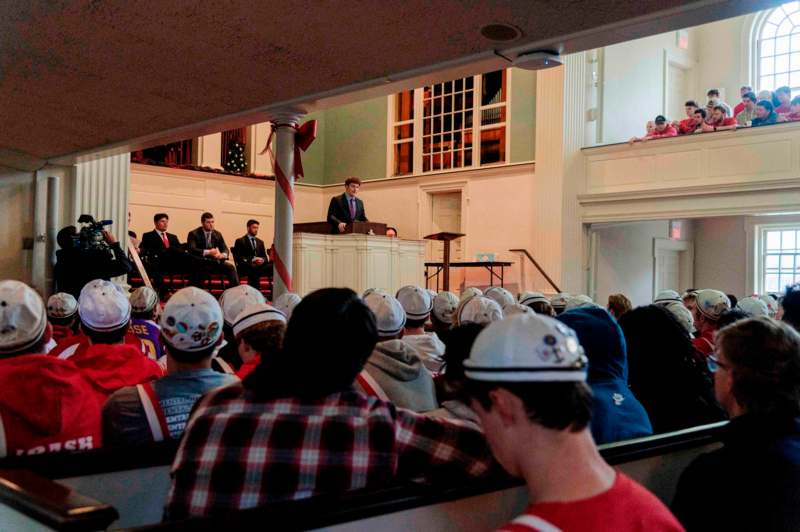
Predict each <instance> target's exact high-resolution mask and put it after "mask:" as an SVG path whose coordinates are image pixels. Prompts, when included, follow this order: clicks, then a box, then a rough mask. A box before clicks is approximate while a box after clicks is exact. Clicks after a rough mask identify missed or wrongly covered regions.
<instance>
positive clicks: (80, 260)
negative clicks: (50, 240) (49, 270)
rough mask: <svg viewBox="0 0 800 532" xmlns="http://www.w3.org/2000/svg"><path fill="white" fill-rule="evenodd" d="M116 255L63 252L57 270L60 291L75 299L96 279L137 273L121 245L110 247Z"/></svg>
mask: <svg viewBox="0 0 800 532" xmlns="http://www.w3.org/2000/svg"><path fill="white" fill-rule="evenodd" d="M110 248H111V251H112V253H113V258H112V253H108V252H106V251H95V250H92V251H85V250H81V249H59V250H58V251H56V265H55V267H54V269H53V277H54V278H55V283H56V291H58V292H66V293H68V294H72V295H73V296H74V297H75V299H78V296H80V293H81V289H82V288H83V287H84V286H85V285H86V284H87V283H88V282H89V281H94V280H95V279H104V280H106V281H108V280H110V279H111V278H112V277H118V276H120V275H127V274H129V273H131V271H133V263H132V262H131V261H130V260H129V259H128V257H127V256H126V254H125V253H124V252H123V251H122V248H120V245H119V243H118V242H116V243H114V244H111V245H110Z"/></svg>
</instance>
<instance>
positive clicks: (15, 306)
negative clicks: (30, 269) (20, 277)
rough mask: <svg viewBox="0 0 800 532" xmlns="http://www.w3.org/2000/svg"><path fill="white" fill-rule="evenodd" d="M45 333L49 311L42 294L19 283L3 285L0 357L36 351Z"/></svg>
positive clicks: (0, 295) (0, 292)
mask: <svg viewBox="0 0 800 532" xmlns="http://www.w3.org/2000/svg"><path fill="white" fill-rule="evenodd" d="M46 329H47V311H46V310H45V307H44V302H43V301H42V298H41V297H39V294H37V293H36V291H35V290H34V289H33V288H31V287H30V286H28V285H26V284H25V283H22V282H20V281H14V280H6V281H0V353H2V354H10V353H17V352H23V351H25V350H26V349H30V348H32V347H34V346H35V345H36V344H37V343H38V342H40V341H41V339H42V336H44V332H45V330H46Z"/></svg>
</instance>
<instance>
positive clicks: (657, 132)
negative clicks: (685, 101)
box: [630, 115, 678, 143]
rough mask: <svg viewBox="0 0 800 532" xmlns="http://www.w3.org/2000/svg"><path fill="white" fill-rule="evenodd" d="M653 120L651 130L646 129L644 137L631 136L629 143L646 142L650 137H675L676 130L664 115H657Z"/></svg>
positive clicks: (676, 134)
mask: <svg viewBox="0 0 800 532" xmlns="http://www.w3.org/2000/svg"><path fill="white" fill-rule="evenodd" d="M653 122H654V126H653V129H652V130H648V132H647V134H646V135H645V136H644V137H633V138H632V139H631V140H630V143H634V142H646V141H648V140H651V139H661V138H666V137H677V136H678V130H677V129H675V127H674V126H673V125H672V124H670V123H669V122H668V121H667V119H666V117H664V116H663V115H658V116H657V117H656V118H655V120H654V121H653Z"/></svg>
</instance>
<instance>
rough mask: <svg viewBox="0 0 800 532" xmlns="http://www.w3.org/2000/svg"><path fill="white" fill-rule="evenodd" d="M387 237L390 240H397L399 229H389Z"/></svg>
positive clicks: (387, 229)
mask: <svg viewBox="0 0 800 532" xmlns="http://www.w3.org/2000/svg"><path fill="white" fill-rule="evenodd" d="M386 236H388V237H390V238H397V229H395V228H394V227H387V228H386Z"/></svg>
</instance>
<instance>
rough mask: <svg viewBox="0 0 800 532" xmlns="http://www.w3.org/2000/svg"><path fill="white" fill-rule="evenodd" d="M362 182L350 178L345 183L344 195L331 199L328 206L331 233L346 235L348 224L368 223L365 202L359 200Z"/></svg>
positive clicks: (355, 178)
mask: <svg viewBox="0 0 800 532" xmlns="http://www.w3.org/2000/svg"><path fill="white" fill-rule="evenodd" d="M360 188H361V180H360V179H359V178H357V177H348V178H347V179H345V181H344V194H342V195H341V196H335V197H333V198H331V203H330V205H328V223H329V224H331V233H333V234H338V233H344V232H345V230H346V227H347V224H349V223H353V222H366V221H368V220H367V214H366V213H365V212H364V202H363V201H361V200H360V199H358V198H357V197H356V196H357V195H358V191H359V189H360Z"/></svg>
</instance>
